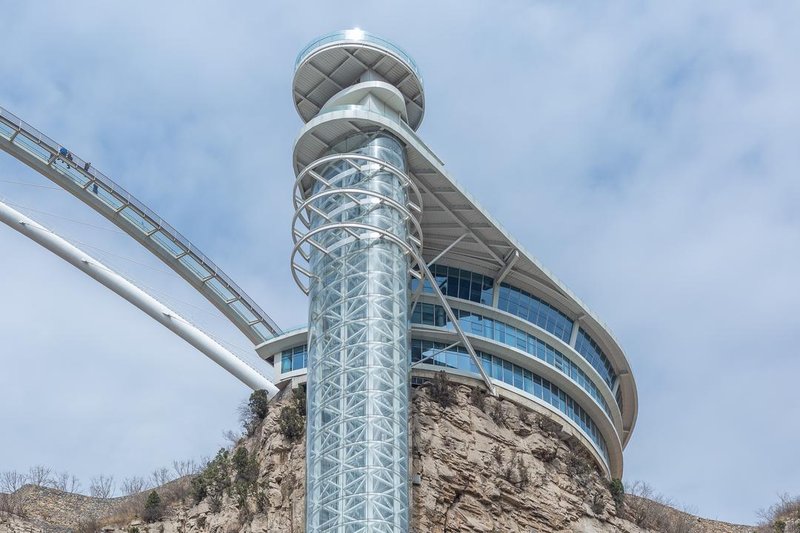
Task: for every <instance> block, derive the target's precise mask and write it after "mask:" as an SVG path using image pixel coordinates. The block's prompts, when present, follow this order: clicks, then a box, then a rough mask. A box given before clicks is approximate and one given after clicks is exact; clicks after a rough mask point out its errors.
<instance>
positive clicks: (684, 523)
mask: <svg viewBox="0 0 800 533" xmlns="http://www.w3.org/2000/svg"><path fill="white" fill-rule="evenodd" d="M625 494H626V495H631V496H633V497H632V498H626V499H625V507H626V509H627V511H628V513H629V515H630V518H631V520H633V522H634V523H635V524H636V525H637V526H639V527H641V528H644V529H647V530H655V531H669V532H670V533H694V532H695V531H697V526H696V520H695V519H694V517H692V516H691V515H690V514H688V511H687V510H686V509H683V508H676V506H675V503H674V502H672V500H670V499H668V498H666V497H665V496H663V495H661V494H658V493H656V491H655V490H653V488H652V487H651V486H650V485H648V484H647V483H643V482H641V481H637V482H635V483H633V484H632V485H627V486H626V487H625Z"/></svg>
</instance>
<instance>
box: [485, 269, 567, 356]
mask: <svg viewBox="0 0 800 533" xmlns="http://www.w3.org/2000/svg"><path fill="white" fill-rule="evenodd" d="M497 308H498V309H500V310H501V311H505V312H507V313H511V314H512V315H516V316H518V317H520V318H522V319H523V320H527V321H528V322H530V323H532V324H536V325H537V326H539V327H540V328H542V329H543V330H545V331H547V332H549V333H552V334H553V335H555V336H556V337H558V338H559V339H561V340H562V341H564V342H566V343H567V344H569V339H570V336H572V328H573V322H572V320H570V319H569V318H567V315H565V314H564V313H562V312H561V311H559V310H558V309H556V308H555V307H553V306H552V305H550V304H548V303H546V302H545V301H543V300H541V299H539V298H537V297H536V296H534V295H532V294H530V293H528V292H525V291H523V290H522V289H517V288H516V287H512V286H511V285H509V284H507V283H501V284H500V294H499V296H498V299H497Z"/></svg>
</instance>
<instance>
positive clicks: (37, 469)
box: [28, 465, 54, 487]
mask: <svg viewBox="0 0 800 533" xmlns="http://www.w3.org/2000/svg"><path fill="white" fill-rule="evenodd" d="M53 482H54V480H53V469H52V468H49V467H47V466H43V465H36V466H32V467H30V468H29V469H28V483H32V484H34V485H38V486H39V487H52V486H53Z"/></svg>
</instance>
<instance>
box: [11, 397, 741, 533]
mask: <svg viewBox="0 0 800 533" xmlns="http://www.w3.org/2000/svg"><path fill="white" fill-rule="evenodd" d="M449 387H450V390H449V392H448V395H447V398H446V401H441V400H442V398H440V397H439V395H438V393H437V394H431V392H430V390H428V388H427V387H422V388H419V389H416V390H415V391H414V395H413V406H412V417H411V435H412V439H413V445H412V454H413V455H412V473H413V474H414V478H413V483H412V501H413V509H414V510H413V517H412V529H413V531H415V532H418V533H423V532H424V533H454V532H485V533H490V532H508V533H531V532H537V533H569V532H574V533H618V532H625V533H640V532H644V531H660V532H663V533H673V532H675V533H678V532H680V533H689V532H692V533H745V532H751V531H754V528H752V527H749V526H738V525H733V524H726V523H722V522H715V521H710V520H704V519H701V518H697V517H694V516H692V515H688V514H685V513H681V512H679V511H676V510H674V509H672V508H670V507H665V506H663V505H660V504H658V503H656V502H651V501H650V500H642V499H638V498H635V497H630V496H629V497H628V498H627V501H626V502H625V503H617V502H615V501H614V498H613V496H612V494H611V492H610V490H609V484H608V482H607V481H606V480H605V479H604V478H603V477H602V476H601V475H600V473H599V472H598V470H597V469H596V467H595V466H594V464H593V463H592V461H591V459H590V458H589V457H588V456H587V455H586V454H585V452H584V451H583V449H582V447H581V446H580V445H579V444H578V443H577V442H576V441H575V440H574V437H572V436H570V435H569V434H568V433H567V432H564V431H562V430H561V429H562V428H560V426H559V425H558V424H556V423H554V422H552V421H551V420H549V419H548V418H545V417H542V416H541V415H539V414H536V413H534V412H532V411H529V410H527V409H525V408H522V407H520V406H517V405H515V404H513V403H512V402H510V401H507V400H499V399H495V398H491V397H485V396H483V395H481V394H477V393H475V392H473V390H472V389H470V388H469V387H468V386H465V385H458V384H454V383H451V384H450V385H449ZM295 401H296V400H295V399H294V398H293V397H292V395H291V394H289V393H286V394H283V395H282V397H279V398H278V399H277V400H276V401H275V402H274V403H273V405H272V406H271V408H270V411H269V413H268V415H267V417H266V419H265V420H264V422H263V423H262V424H260V425H259V426H257V427H256V428H255V431H254V432H253V435H252V436H250V437H248V438H246V439H243V440H242V441H241V442H240V443H239V444H238V445H237V447H236V448H235V449H234V450H231V452H230V453H228V454H226V455H225V456H224V457H223V459H221V460H220V461H221V462H220V464H223V463H224V464H225V465H227V466H224V468H222V469H221V472H220V473H216V474H215V475H216V477H215V478H214V479H216V480H217V481H215V483H219V480H221V479H224V482H221V483H222V485H220V486H221V487H224V490H219V493H218V494H217V493H216V492H215V491H216V490H217V488H215V487H216V486H209V487H208V488H207V489H208V490H207V492H208V493H207V494H206V493H205V492H204V493H203V494H202V496H204V497H203V499H202V501H200V502H199V503H194V500H193V498H192V496H191V495H189V494H185V495H184V496H183V499H182V500H178V501H175V502H173V503H172V504H171V505H170V507H169V508H168V509H167V511H166V514H165V518H164V519H162V520H160V521H157V522H154V523H151V524H144V523H142V522H141V520H140V519H138V518H135V517H132V516H127V517H125V516H122V517H121V516H119V509H118V507H119V506H118V504H116V505H117V508H115V504H114V500H110V501H109V502H111V503H109V502H105V503H98V504H97V505H99V506H100V507H95V508H94V509H95V511H99V514H100V515H101V516H100V521H101V522H103V520H105V523H107V524H111V525H109V526H107V527H106V528H105V529H106V531H108V532H109V533H136V531H137V530H138V532H139V533H256V532H258V533H278V532H280V533H304V528H305V522H304V509H305V501H304V498H305V485H304V484H305V473H304V457H305V443H304V440H303V439H302V438H299V439H290V438H287V437H286V436H284V434H283V433H282V431H281V430H280V428H281V424H282V423H284V422H285V420H283V421H282V418H285V417H282V411H283V410H285V409H286V408H287V407H293V406H294V403H293V402H295ZM448 402H450V403H451V404H450V405H449V406H448V407H443V405H442V403H445V404H447V403H448ZM240 449H242V450H244V451H242V452H239V450H240ZM247 461H254V462H255V464H256V465H257V472H256V473H255V474H254V475H253V476H249V475H248V474H247V473H246V470H247ZM237 465H238V466H237ZM204 490H205V488H204ZM214 494H217V495H216V496H214ZM51 496H52V493H51V492H49V493H47V494H42V495H41V497H42V498H45V499H47V500H48V501H49V500H51ZM73 496H74V495H73ZM35 499H36V498H34V500H35ZM56 499H58V498H56ZM78 500H80V501H82V502H84V505H86V506H94V505H95V504H96V503H97V502H96V501H95V502H89V501H88V500H92V499H91V498H85V497H80V498H79V499H74V498H72V497H64V501H63V502H60V503H57V502H52V503H51V504H48V505H42V504H41V503H36V504H35V505H31V506H27V507H26V510H27V511H28V516H29V517H31V519H29V520H27V521H21V520H18V519H16V518H9V517H6V518H5V519H0V533H39V532H44V531H46V528H45V527H44V526H43V522H48V523H49V524H52V525H56V526H62V527H67V528H70V529H73V530H74V529H76V524H77V523H78V521H77V520H76V519H75V516H79V515H80V513H81V511H79V510H77V511H76V508H77V507H80V505H78V504H77V502H78ZM69 502H72V503H69ZM103 505H108V507H107V508H102V506H103ZM44 509H48V511H44ZM70 513H74V516H70ZM115 513H116V516H115ZM2 520H5V521H4V522H3V521H2ZM35 520H39V522H38V523H37V522H35ZM37 524H38V525H37ZM77 529H80V528H77ZM48 533H49V532H48ZM81 533H88V532H86V531H82V532H81Z"/></svg>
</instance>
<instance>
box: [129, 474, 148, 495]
mask: <svg viewBox="0 0 800 533" xmlns="http://www.w3.org/2000/svg"><path fill="white" fill-rule="evenodd" d="M148 488H149V484H148V483H147V481H145V479H144V478H143V477H138V476H133V477H129V478H128V479H126V480H125V481H123V482H122V494H123V496H130V495H132V494H139V493H140V492H142V491H144V490H146V489H148Z"/></svg>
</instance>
